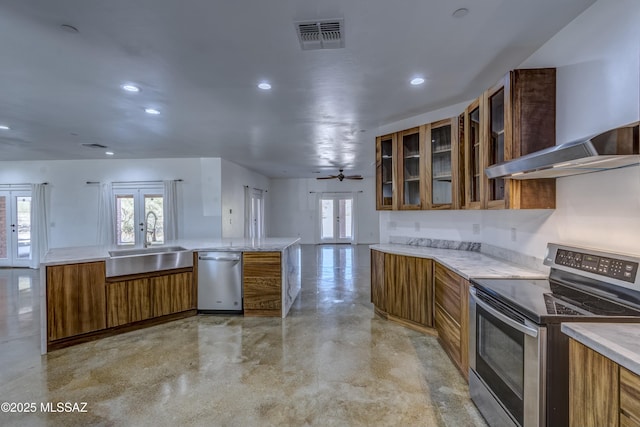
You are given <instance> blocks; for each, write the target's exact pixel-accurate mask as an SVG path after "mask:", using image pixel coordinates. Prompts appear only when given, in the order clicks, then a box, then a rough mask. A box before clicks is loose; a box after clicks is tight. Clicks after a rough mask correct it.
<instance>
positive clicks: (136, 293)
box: [107, 271, 196, 328]
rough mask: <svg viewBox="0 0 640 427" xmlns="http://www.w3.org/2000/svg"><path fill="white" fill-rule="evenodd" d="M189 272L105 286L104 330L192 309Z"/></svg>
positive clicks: (169, 273)
mask: <svg viewBox="0 0 640 427" xmlns="http://www.w3.org/2000/svg"><path fill="white" fill-rule="evenodd" d="M193 288H194V284H193V273H192V272H190V271H186V272H174V273H172V272H160V273H159V274H158V273H152V274H148V275H140V276H137V277H135V278H131V279H128V280H120V281H113V282H109V283H107V327H109V328H112V327H115V326H121V325H126V324H129V323H134V322H139V321H142V320H147V319H151V318H154V317H160V316H166V315H168V314H174V313H180V312H183V311H187V310H192V309H194V308H196V303H195V300H194V298H193Z"/></svg>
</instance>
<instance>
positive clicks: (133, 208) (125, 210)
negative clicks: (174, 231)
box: [113, 186, 164, 246]
mask: <svg viewBox="0 0 640 427" xmlns="http://www.w3.org/2000/svg"><path fill="white" fill-rule="evenodd" d="M113 193H114V196H115V209H116V212H115V222H116V224H115V227H116V244H117V245H118V246H134V245H145V246H148V245H161V244H163V243H164V217H163V211H164V206H163V202H164V198H163V195H162V194H163V189H162V187H161V186H153V187H147V188H114V190H113Z"/></svg>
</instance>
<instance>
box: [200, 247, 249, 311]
mask: <svg viewBox="0 0 640 427" xmlns="http://www.w3.org/2000/svg"><path fill="white" fill-rule="evenodd" d="M198 311H199V312H202V313H242V252H198Z"/></svg>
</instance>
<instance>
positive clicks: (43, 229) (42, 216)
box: [30, 184, 49, 268]
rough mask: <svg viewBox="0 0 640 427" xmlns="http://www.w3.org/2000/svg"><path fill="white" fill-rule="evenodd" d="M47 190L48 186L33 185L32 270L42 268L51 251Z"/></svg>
mask: <svg viewBox="0 0 640 427" xmlns="http://www.w3.org/2000/svg"><path fill="white" fill-rule="evenodd" d="M46 188H47V185H46V184H32V185H31V264H30V267H31V268H40V261H41V260H42V258H44V255H45V254H46V253H47V251H48V250H49V228H48V221H47V204H46V199H47V197H46Z"/></svg>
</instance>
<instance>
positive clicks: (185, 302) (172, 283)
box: [149, 272, 195, 317]
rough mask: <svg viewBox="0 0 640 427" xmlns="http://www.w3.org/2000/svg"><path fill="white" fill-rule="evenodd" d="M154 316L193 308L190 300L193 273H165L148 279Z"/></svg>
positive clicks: (193, 305)
mask: <svg viewBox="0 0 640 427" xmlns="http://www.w3.org/2000/svg"><path fill="white" fill-rule="evenodd" d="M149 282H150V287H151V302H152V313H153V316H154V317H158V316H165V315H167V314H173V313H179V312H181V311H186V310H190V309H192V308H195V304H194V302H193V301H192V294H193V286H192V282H193V273H191V272H187V273H177V274H167V275H163V276H157V277H152V278H150V279H149Z"/></svg>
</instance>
